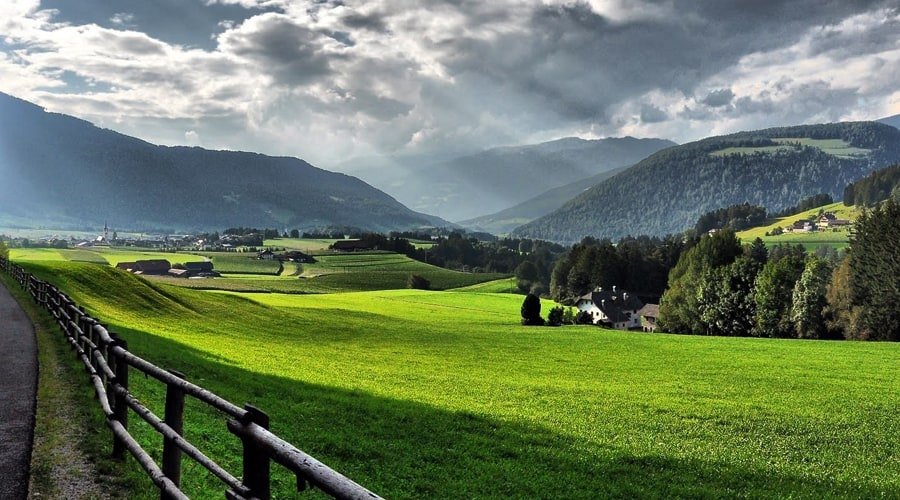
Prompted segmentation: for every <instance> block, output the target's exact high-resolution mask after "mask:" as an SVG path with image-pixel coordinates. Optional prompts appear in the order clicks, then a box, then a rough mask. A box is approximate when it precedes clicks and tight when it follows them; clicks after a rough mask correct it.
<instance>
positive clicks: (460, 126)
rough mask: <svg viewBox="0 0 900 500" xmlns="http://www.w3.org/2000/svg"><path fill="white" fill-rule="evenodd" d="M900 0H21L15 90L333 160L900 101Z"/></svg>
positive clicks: (217, 138)
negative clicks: (574, 0)
mask: <svg viewBox="0 0 900 500" xmlns="http://www.w3.org/2000/svg"><path fill="white" fill-rule="evenodd" d="M897 82H900V0H893V1H849V0H816V1H811V0H792V1H774V0H665V1H652V0H590V1H581V2H570V1H561V0H533V1H524V0H491V1H470V0H443V1H426V0H364V1H357V0H116V1H113V2H110V1H108V0H78V1H72V0H43V1H41V0H3V2H0V91H2V92H6V93H8V94H11V95H14V96H17V97H20V98H23V99H27V100H30V101H32V102H35V103H37V104H39V105H42V106H44V107H45V108H47V109H48V110H50V111H55V112H61V113H66V114H71V115H74V116H77V117H79V118H83V119H86V120H89V121H91V122H93V123H95V124H97V125H99V126H102V127H107V128H111V129H114V130H117V131H120V132H122V133H126V134H129V135H134V136H136V137H140V138H142V139H145V140H148V141H150V142H153V143H157V144H169V145H174V144H186V145H200V146H203V147H207V148H212V149H235V150H251V151H258V152H263V153H268V154H277V155H289V156H297V157H301V158H304V159H306V160H307V161H310V162H312V163H314V164H316V165H319V166H323V167H332V168H334V167H336V166H339V165H340V164H341V163H342V162H345V161H347V160H349V159H351V158H358V157H369V156H379V155H387V156H391V155H426V156H428V155H435V156H436V155H451V154H455V153H463V152H469V151H474V150H478V149H482V148H487V147H492V146H498V145H514V144H527V143H534V142H540V141H545V140H551V139H555V138H559V137H566V136H579V137H584V138H599V137H609V136H623V135H632V136H636V137H661V138H666V139H671V140H674V141H676V142H680V143H681V142H687V141H690V140H695V139H699V138H702V137H706V136H710V135H717V134H722V133H728V132H734V131H739V130H749V129H756V128H764V127H769V126H780V125H794V124H800V123H816V122H828V121H839V120H860V119H877V118H881V117H884V116H889V115H894V114H898V113H900V85H898V84H897Z"/></svg>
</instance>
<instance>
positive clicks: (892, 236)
mask: <svg viewBox="0 0 900 500" xmlns="http://www.w3.org/2000/svg"><path fill="white" fill-rule="evenodd" d="M898 245H900V204H897V203H895V202H894V201H893V200H887V201H886V202H884V203H883V204H882V205H881V206H879V207H877V208H875V209H874V210H872V211H871V212H863V214H862V215H861V216H860V217H859V218H858V219H857V221H856V232H855V234H854V236H853V238H852V240H851V242H850V290H851V298H852V304H853V306H855V307H858V308H859V323H858V324H859V328H860V331H859V335H861V336H863V337H864V338H872V339H879V340H900V258H898Z"/></svg>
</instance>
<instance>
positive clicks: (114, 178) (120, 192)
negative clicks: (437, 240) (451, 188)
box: [0, 94, 446, 230]
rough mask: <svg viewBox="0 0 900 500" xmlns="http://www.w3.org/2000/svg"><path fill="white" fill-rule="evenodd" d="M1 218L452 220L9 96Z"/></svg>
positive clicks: (205, 222)
mask: <svg viewBox="0 0 900 500" xmlns="http://www.w3.org/2000/svg"><path fill="white" fill-rule="evenodd" d="M0 178H2V179H3V182H2V183H0V218H6V219H7V220H17V221H23V220H24V221H33V222H35V223H40V224H51V225H56V226H55V227H58V228H63V227H77V226H84V225H97V224H99V225H102V224H103V223H104V222H105V221H108V222H109V223H110V225H114V226H115V227H117V228H129V229H155V228H173V229H180V230H187V229H221V228H223V227H234V226H256V227H258V226H266V227H276V228H301V229H302V228H307V227H310V228H312V227H317V226H322V225H329V224H334V225H344V226H355V227H359V228H363V229H370V230H393V229H409V228H415V227H421V226H428V225H436V224H439V225H444V224H446V222H445V221H442V220H440V219H438V218H436V217H431V216H427V215H424V214H420V213H416V212H414V211H412V210H410V209H409V208H407V207H405V206H403V205H402V204H401V203H399V202H398V201H396V200H395V199H393V198H392V197H390V196H388V195H387V194H385V193H383V192H381V191H379V190H377V189H375V188H373V187H372V186H370V185H368V184H366V183H365V182H363V181H361V180H359V179H357V178H355V177H351V176H348V175H344V174H337V173H333V172H328V171H326V170H322V169H319V168H316V167H314V166H312V165H310V164H309V163H306V162H304V161H303V160H299V159H297V158H286V157H271V156H265V155H261V154H256V153H244V152H233V151H210V150H206V149H201V148H196V147H195V148H189V147H164V146H156V145H153V144H150V143H147V142H144V141H141V140H139V139H135V138H133V137H128V136H125V135H122V134H119V133H116V132H113V131H111V130H106V129H101V128H98V127H95V126H93V125H91V124H90V123H88V122H86V121H83V120H79V119H76V118H73V117H70V116H66V115H61V114H55V113H46V112H44V110H43V109H41V108H40V107H38V106H35V105H33V104H30V103H28V102H26V101H22V100H19V99H16V98H13V97H10V96H8V95H5V94H0Z"/></svg>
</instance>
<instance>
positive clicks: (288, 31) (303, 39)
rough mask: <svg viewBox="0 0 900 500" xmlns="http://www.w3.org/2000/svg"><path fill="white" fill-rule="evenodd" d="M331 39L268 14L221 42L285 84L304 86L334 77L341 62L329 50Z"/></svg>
mask: <svg viewBox="0 0 900 500" xmlns="http://www.w3.org/2000/svg"><path fill="white" fill-rule="evenodd" d="M328 38H331V37H329V36H328V35H326V34H323V33H322V32H320V31H317V30H313V29H310V28H308V27H306V26H303V25H301V24H298V23H296V22H294V21H293V20H292V19H291V18H289V17H287V16H284V15H280V14H265V15H262V16H259V17H256V18H254V19H251V20H249V21H247V22H246V23H244V25H243V26H242V27H241V28H239V29H237V30H235V31H233V32H230V33H227V34H226V35H224V36H223V37H222V38H220V47H221V48H223V49H225V50H226V51H228V52H229V53H231V54H235V55H238V56H241V57H244V58H247V59H248V60H251V61H253V62H254V63H255V64H258V65H259V66H260V67H261V69H262V70H263V71H264V72H266V73H269V74H272V75H273V76H275V77H276V79H277V80H278V81H279V82H280V83H282V84H289V85H302V84H307V83H311V82H313V81H315V80H317V79H318V78H321V77H323V76H327V75H329V74H331V73H332V72H333V71H332V68H331V63H332V61H334V60H336V59H339V58H341V57H342V56H340V55H338V54H333V53H329V52H328V51H327V50H326V49H325V44H324V42H325V40H326V39H328Z"/></svg>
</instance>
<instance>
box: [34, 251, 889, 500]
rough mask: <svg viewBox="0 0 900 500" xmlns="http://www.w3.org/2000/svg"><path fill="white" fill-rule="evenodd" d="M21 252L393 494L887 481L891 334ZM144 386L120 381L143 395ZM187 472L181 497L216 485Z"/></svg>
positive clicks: (161, 352)
mask: <svg viewBox="0 0 900 500" xmlns="http://www.w3.org/2000/svg"><path fill="white" fill-rule="evenodd" d="M28 266H29V267H30V268H31V269H33V270H34V271H36V272H38V273H39V274H41V275H43V276H46V277H48V278H51V279H52V280H53V281H54V282H56V283H58V284H59V285H61V286H62V287H63V288H64V289H65V290H66V291H67V292H68V293H70V294H71V295H72V296H73V297H74V298H75V299H76V300H77V301H79V302H80V303H82V304H83V305H84V306H86V307H87V308H88V310H89V311H91V312H93V313H95V314H97V315H98V316H99V317H100V318H102V319H103V320H104V321H108V322H109V323H110V325H111V327H112V328H113V330H115V331H118V332H120V333H121V334H123V336H125V338H126V339H127V340H128V341H129V344H130V348H131V349H132V350H134V351H135V352H136V353H137V354H139V355H142V356H145V357H147V358H148V359H150V360H152V361H154V362H157V363H158V364H160V365H161V366H164V367H166V368H173V369H177V370H179V371H182V372H184V373H186V374H187V376H188V377H189V379H191V380H194V381H197V382H199V383H201V384H202V385H204V386H207V387H208V388H210V389H211V390H213V391H215V392H217V393H219V394H220V395H222V396H224V397H226V398H228V399H231V400H232V401H235V402H243V401H250V402H252V403H253V404H254V405H256V406H258V407H260V408H262V409H263V410H265V411H266V412H268V413H269V415H270V416H271V418H272V427H273V429H274V430H275V432H276V433H279V434H280V435H282V436H283V437H284V438H286V439H288V440H289V441H291V442H292V443H294V444H295V445H297V446H298V447H300V448H301V449H303V450H305V451H307V452H309V453H311V454H312V455H313V456H316V457H317V458H319V459H321V460H323V461H324V462H325V463H327V464H329V465H331V466H332V467H334V468H336V469H337V470H339V471H341V472H342V473H345V474H347V475H348V476H349V477H351V478H353V479H354V480H356V481H358V482H360V483H361V484H363V485H365V486H367V487H369V488H371V489H372V490H374V491H376V492H378V493H380V494H382V495H384V496H386V497H389V498H424V497H445V496H447V495H449V494H457V495H462V496H466V497H470V498H496V497H510V496H514V497H531V496H534V497H543V496H548V495H552V496H558V497H563V498H597V497H611V496H613V497H659V498H668V497H760V498H767V497H794V498H830V497H863V498H875V497H890V496H892V495H894V494H895V493H896V492H897V491H898V490H900V474H898V473H897V472H898V468H897V462H896V457H897V456H898V453H900V449H898V448H900V442H898V440H897V435H898V431H900V428H898V424H900V422H898V420H897V418H896V408H897V407H900V379H898V377H897V371H896V367H897V366H900V346H898V345H897V344H890V343H864V342H827V341H802V340H776V339H748V338H722V337H699V336H679V335H663V334H642V333H629V332H619V331H610V330H603V329H599V328H596V327H562V328H549V327H548V328H536V327H522V326H519V325H518V320H519V317H518V313H519V306H520V304H521V297H519V296H515V295H510V294H486V293H458V292H453V293H451V292H424V291H417V290H393V291H379V292H359V293H341V294H330V295H317V296H310V295H307V296H304V295H283V294H254V295H246V296H242V295H239V294H233V293H226V292H216V293H210V292H199V291H195V290H187V289H183V288H177V287H171V286H165V285H162V284H157V283H155V282H148V281H146V280H143V279H141V278H139V277H136V276H133V275H128V274H126V273H123V272H120V271H117V270H114V269H109V268H104V267H100V266H90V265H85V264H75V263H59V262H46V263H30V264H28ZM550 305H551V304H549V303H545V307H544V314H546V311H547V309H548V307H549V306H550ZM151 385H152V386H153V387H154V388H151V387H150V386H151ZM156 385H157V384H150V383H149V381H145V380H143V377H135V379H134V387H135V390H136V391H138V392H139V397H140V398H141V400H142V401H145V400H146V401H148V402H149V404H151V407H153V408H154V409H155V410H157V411H158V408H160V406H159V405H160V402H161V400H162V388H161V387H159V388H156ZM154 391H155V392H154ZM188 416H189V417H188V422H187V423H186V429H187V431H186V432H187V434H188V436H189V438H190V439H191V440H197V441H198V442H199V443H200V447H201V449H204V450H207V449H209V450H210V454H211V455H212V456H213V457H214V458H217V459H220V458H221V459H222V460H223V461H224V462H225V463H226V464H228V465H229V468H230V470H232V471H235V470H239V467H238V464H237V461H238V460H239V458H238V457H239V456H240V455H239V453H238V452H237V451H236V446H237V444H236V440H235V439H234V438H233V437H231V436H228V435H227V433H226V431H225V430H224V423H223V421H222V419H219V420H218V421H215V420H214V419H213V420H212V422H213V423H210V421H209V420H207V421H206V423H204V424H200V423H198V422H197V421H196V419H197V416H198V413H194V412H193V411H192V410H189V411H188ZM134 428H135V429H136V432H141V431H138V430H137V429H139V426H137V425H135V426H134ZM148 437H149V435H148ZM153 437H154V438H157V436H153ZM153 442H155V443H158V442H159V440H158V439H156V441H153ZM155 453H158V451H155ZM277 469H278V467H274V470H277ZM276 477H277V480H276V485H275V491H276V493H275V496H277V497H281V496H287V495H289V494H290V493H289V491H290V490H291V489H292V486H293V483H292V480H291V478H290V477H289V476H288V475H287V474H285V473H281V472H279V473H278V475H277V476H276ZM185 480H186V482H185V485H186V488H187V490H188V492H189V494H191V495H193V496H195V497H213V496H220V495H221V491H220V490H219V489H217V488H218V487H217V486H216V485H215V484H214V483H212V482H210V481H209V480H208V478H205V477H204V476H202V475H197V474H193V473H191V472H189V471H186V472H185Z"/></svg>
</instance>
